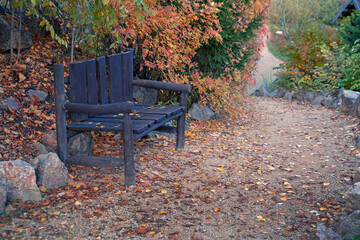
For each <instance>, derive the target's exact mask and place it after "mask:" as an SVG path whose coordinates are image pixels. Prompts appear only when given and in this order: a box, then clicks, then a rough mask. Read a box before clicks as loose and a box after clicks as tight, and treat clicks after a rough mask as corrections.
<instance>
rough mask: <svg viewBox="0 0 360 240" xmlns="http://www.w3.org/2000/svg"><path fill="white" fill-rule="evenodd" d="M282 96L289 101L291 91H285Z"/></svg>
mask: <svg viewBox="0 0 360 240" xmlns="http://www.w3.org/2000/svg"><path fill="white" fill-rule="evenodd" d="M283 98H284V99H286V100H290V101H291V100H292V99H291V92H286V93H285V95H284V97H283Z"/></svg>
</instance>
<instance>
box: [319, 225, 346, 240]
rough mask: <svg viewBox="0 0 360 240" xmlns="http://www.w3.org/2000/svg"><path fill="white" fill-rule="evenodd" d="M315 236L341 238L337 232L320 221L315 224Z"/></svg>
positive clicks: (328, 238)
mask: <svg viewBox="0 0 360 240" xmlns="http://www.w3.org/2000/svg"><path fill="white" fill-rule="evenodd" d="M316 236H318V237H319V238H320V239H321V240H342V237H341V236H340V235H339V234H337V233H336V232H334V231H332V230H330V229H328V228H327V227H325V226H324V225H323V224H320V223H318V224H317V228H316Z"/></svg>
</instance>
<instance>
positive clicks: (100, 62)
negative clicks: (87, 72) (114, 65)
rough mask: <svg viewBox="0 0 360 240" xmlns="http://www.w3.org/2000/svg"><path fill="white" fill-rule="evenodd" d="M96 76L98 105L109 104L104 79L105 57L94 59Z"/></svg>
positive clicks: (105, 79) (105, 80) (105, 78)
mask: <svg viewBox="0 0 360 240" xmlns="http://www.w3.org/2000/svg"><path fill="white" fill-rule="evenodd" d="M96 75H97V81H98V85H97V86H98V88H99V89H98V94H99V103H100V104H107V103H109V99H108V83H107V77H106V59H105V57H98V58H96Z"/></svg>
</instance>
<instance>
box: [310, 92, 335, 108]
mask: <svg viewBox="0 0 360 240" xmlns="http://www.w3.org/2000/svg"><path fill="white" fill-rule="evenodd" d="M329 94H330V92H328V91H321V92H316V94H315V97H314V98H313V99H312V100H311V101H310V104H311V105H318V106H320V105H321V101H322V100H324V99H325V98H326V97H327V96H328V95H329ZM309 100H310V99H309Z"/></svg>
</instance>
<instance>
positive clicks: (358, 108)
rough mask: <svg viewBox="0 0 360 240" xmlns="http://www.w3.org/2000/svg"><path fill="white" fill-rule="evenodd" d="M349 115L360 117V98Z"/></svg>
mask: <svg viewBox="0 0 360 240" xmlns="http://www.w3.org/2000/svg"><path fill="white" fill-rule="evenodd" d="M349 114H350V115H351V116H356V117H360V96H359V97H357V98H356V100H355V102H354V104H353V106H352V107H351V109H350V112H349Z"/></svg>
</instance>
